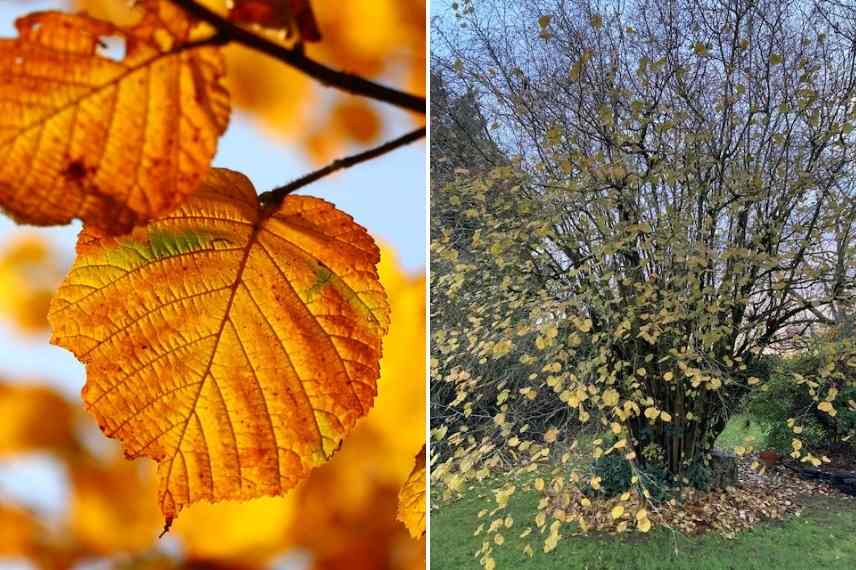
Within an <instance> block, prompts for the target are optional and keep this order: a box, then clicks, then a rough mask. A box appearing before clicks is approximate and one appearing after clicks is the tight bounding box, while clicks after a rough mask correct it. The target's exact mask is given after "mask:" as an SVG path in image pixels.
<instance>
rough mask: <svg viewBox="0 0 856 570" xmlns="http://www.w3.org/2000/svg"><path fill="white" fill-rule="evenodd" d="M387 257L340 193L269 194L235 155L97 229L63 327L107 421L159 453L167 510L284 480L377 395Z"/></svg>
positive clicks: (330, 448) (83, 250)
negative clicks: (227, 166) (337, 203)
mask: <svg viewBox="0 0 856 570" xmlns="http://www.w3.org/2000/svg"><path fill="white" fill-rule="evenodd" d="M378 258H379V252H378V249H377V246H376V245H375V244H374V242H373V240H372V238H371V237H370V236H369V235H368V233H367V232H366V231H365V230H364V229H363V228H362V227H360V226H358V225H356V224H355V223H354V222H353V220H352V219H351V218H350V217H349V216H347V215H346V214H344V213H342V212H340V211H338V210H336V209H335V208H334V207H333V206H332V205H331V204H329V203H327V202H325V201H323V200H320V199H317V198H312V197H306V196H289V197H288V198H286V199H285V200H284V202H283V203H282V205H281V206H279V207H269V208H263V207H261V206H260V205H259V201H258V199H257V196H256V194H255V192H254V190H253V187H252V185H251V183H250V182H249V180H247V179H246V177H244V176H243V175H241V174H239V173H236V172H232V171H229V170H223V169H212V170H211V171H210V173H209V176H208V177H207V178H206V180H205V181H204V183H203V185H202V187H201V189H200V190H199V191H198V192H196V193H195V194H194V195H193V196H192V197H191V198H190V199H188V200H187V201H186V202H185V203H184V204H183V205H182V206H181V207H179V208H178V209H177V210H175V211H174V212H172V213H170V214H169V215H167V216H165V217H162V218H159V219H158V220H156V221H155V222H153V223H152V224H150V225H149V226H147V227H144V228H136V229H135V230H134V231H133V232H132V233H131V234H129V235H128V236H123V237H99V236H98V234H97V232H94V231H91V230H88V229H85V230H84V231H83V232H82V233H81V235H80V237H79V239H78V258H77V260H76V261H75V264H74V265H73V266H72V268H71V271H70V272H69V275H68V277H67V278H66V280H65V282H64V283H63V285H62V286H61V287H60V289H59V291H58V292H57V294H56V296H55V297H54V300H53V302H52V304H51V311H50V313H49V315H48V319H49V321H50V322H51V324H52V326H53V338H52V342H54V343H56V344H59V345H61V346H64V347H66V348H68V349H69V350H71V351H73V352H74V353H75V354H76V355H77V357H78V358H79V359H80V360H81V361H83V362H84V363H85V364H86V365H87V383H86V386H85V387H84V389H83V397H84V400H85V403H86V405H87V408H88V409H89V410H90V411H91V412H92V413H93V414H94V415H95V417H96V419H97V420H98V423H99V426H101V429H102V430H103V431H104V432H105V433H106V434H107V435H108V436H110V437H115V438H118V439H120V440H121V441H122V443H123V447H124V450H125V453H126V455H127V456H128V457H138V456H143V455H144V456H147V457H151V458H153V459H155V460H156V461H157V462H158V474H159V479H160V486H159V496H160V505H161V511H162V512H163V514H164V516H165V518H166V523H167V526H169V524H170V522H171V521H172V519H173V518H174V517H175V516H176V515H177V514H178V512H179V511H180V510H181V508H182V507H183V506H184V505H187V504H189V503H193V502H196V501H200V500H207V501H212V502H213V501H219V500H224V499H250V498H253V497H259V496H265V495H279V494H282V493H284V492H285V491H287V490H288V489H290V488H292V487H293V486H294V485H296V484H297V483H298V482H299V481H301V480H302V479H304V478H305V477H306V476H307V475H308V474H309V471H310V470H311V469H312V468H313V467H315V466H318V465H320V464H322V463H324V462H326V461H327V460H328V459H329V458H330V457H331V456H332V454H333V453H334V452H335V451H336V450H337V449H338V447H339V445H340V443H341V441H342V439H343V438H344V436H345V435H347V434H348V433H349V432H350V431H351V430H352V428H353V427H354V423H355V422H356V420H357V418H359V417H361V416H363V415H364V414H365V413H366V412H367V411H368V410H369V408H370V407H371V406H372V403H373V400H374V397H375V394H376V391H377V390H376V379H377V377H378V375H379V366H378V360H379V358H380V353H381V338H382V336H383V334H384V333H385V332H386V330H387V328H388V326H389V306H388V303H387V300H386V296H385V294H384V291H383V288H382V287H381V285H380V283H379V282H378V279H377V272H376V269H375V265H376V263H377V262H378Z"/></svg>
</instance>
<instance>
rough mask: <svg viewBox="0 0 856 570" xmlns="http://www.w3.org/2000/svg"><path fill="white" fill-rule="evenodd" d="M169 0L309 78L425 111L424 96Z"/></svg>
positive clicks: (190, 0)
mask: <svg viewBox="0 0 856 570" xmlns="http://www.w3.org/2000/svg"><path fill="white" fill-rule="evenodd" d="M172 2H173V3H174V4H176V5H177V6H179V7H180V8H182V9H183V10H184V11H186V12H187V13H188V14H190V15H191V16H193V17H195V18H197V19H199V20H202V21H204V22H206V23H208V24H209V25H211V26H213V27H214V29H215V30H217V35H218V36H219V35H224V36H226V37H228V38H229V40H230V41H233V42H236V43H239V44H242V45H244V46H246V47H248V48H250V49H254V50H256V51H258V52H261V53H263V54H265V55H268V56H270V57H273V58H275V59H277V60H279V61H281V62H283V63H285V64H286V65H290V66H291V67H294V68H295V69H298V70H300V71H302V72H303V73H305V74H306V75H308V76H309V77H312V78H314V79H317V80H318V81H320V82H321V83H322V84H323V85H326V86H328V87H333V88H336V89H339V90H342V91H345V92H347V93H351V94H353V95H360V96H363V97H368V98H370V99H375V100H377V101H383V102H385V103H389V104H391V105H395V106H397V107H401V108H402V109H407V110H409V111H415V112H417V113H422V114H423V115H424V114H425V98H424V97H419V96H417V95H413V94H411V93H406V92H404V91H399V90H397V89H393V88H392V87H386V86H384V85H381V84H379V83H374V82H373V81H369V80H368V79H365V78H363V77H360V76H359V75H354V74H351V73H347V72H344V71H336V70H334V69H331V68H329V67H327V66H326V65H324V64H321V63H318V62H317V61H315V60H313V59H310V58H308V57H307V56H306V55H304V54H303V53H302V50H300V49H291V48H287V47H285V46H283V45H280V44H278V43H275V42H272V41H270V40H268V39H266V38H263V37H261V36H259V35H257V34H254V33H253V32H250V31H249V30H247V29H245V28H242V27H241V26H239V25H237V24H234V23H232V22H230V21H229V20H227V19H226V18H224V17H222V16H221V15H219V14H218V13H216V12H214V11H213V10H211V9H209V8H207V7H206V6H203V5H201V4H199V3H198V2H196V0H172Z"/></svg>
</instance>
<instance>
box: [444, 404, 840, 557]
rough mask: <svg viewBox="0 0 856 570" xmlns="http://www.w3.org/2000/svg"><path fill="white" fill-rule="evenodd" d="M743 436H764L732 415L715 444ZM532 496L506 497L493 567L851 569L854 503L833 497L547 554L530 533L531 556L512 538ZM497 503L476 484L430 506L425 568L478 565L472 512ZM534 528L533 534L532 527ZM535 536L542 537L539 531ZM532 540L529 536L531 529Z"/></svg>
mask: <svg viewBox="0 0 856 570" xmlns="http://www.w3.org/2000/svg"><path fill="white" fill-rule="evenodd" d="M747 435H752V436H754V437H756V438H757V439H756V441H759V442H760V441H762V440H763V432H762V430H761V428H760V427H759V426H758V425H757V424H756V423H755V422H753V421H750V422H748V423H747V421H746V419H745V418H743V417H735V418H733V419H732V421H731V422H730V423H729V427H728V429H726V431H725V432H724V433H723V435H722V436H721V438H720V440H719V441H718V443H719V445H720V446H721V447H723V448H726V449H728V448H729V447H733V446H734V445H739V444H741V443H742V442H743V438H745V437H746V436H747ZM535 501H536V498H535V496H534V495H532V494H529V495H526V494H524V493H521V492H518V493H517V494H516V495H514V496H513V497H512V498H511V500H510V501H509V514H510V515H511V516H512V517H513V518H514V520H515V521H517V522H516V523H515V529H516V532H507V533H505V537H506V540H507V542H506V544H505V545H503V546H501V547H498V546H494V549H493V556H494V558H495V559H496V562H497V568H499V569H500V570H501V569H502V568H516V567H520V568H533V569H534V568H537V569H539V570H541V569H546V570H549V569H554V568H555V569H560V568H561V569H563V570H566V569H567V570H569V569H577V568H579V569H592V570H594V569H620V570H633V569H639V570H642V569H645V570H649V569H650V570H655V569H656V570H667V569H687V570H690V569H692V570H714V569H715V570H752V569H758V570H767V569H769V568H776V569H794V570H805V569H807V568H818V569H820V568H822V569H824V570H834V569H839V568H840V569H842V570H844V569H847V570H852V569H853V568H856V502H854V501H851V500H846V501H845V500H841V499H838V498H825V497H812V498H809V499H806V505H805V508H804V509H803V511H802V513H801V515H800V516H799V517H792V518H790V519H787V520H784V521H774V522H769V523H765V524H763V525H760V526H758V527H756V528H754V529H753V530H750V531H747V532H744V533H741V534H739V535H738V536H737V538H735V539H726V538H723V537H721V536H718V535H714V534H712V533H710V534H707V535H705V536H701V537H686V536H684V535H681V534H679V533H675V532H672V531H670V530H668V529H656V530H654V531H652V532H651V533H650V534H649V535H639V534H636V533H633V534H629V535H627V536H625V537H620V538H619V537H614V536H607V535H599V536H587V537H566V538H565V539H563V540H562V541H561V542H560V543H559V546H558V547H557V548H556V549H555V550H554V551H552V552H551V553H549V554H544V553H543V550H542V548H543V538H541V539H540V540H539V539H534V540H533V541H532V547H533V548H534V549H535V556H534V557H533V558H531V559H530V558H528V557H527V556H526V555H525V554H523V553H522V551H521V549H522V546H523V545H524V544H525V543H524V541H523V540H521V539H517V538H516V537H517V536H518V535H519V534H520V533H521V532H522V530H523V528H525V524H524V522H523V521H528V520H531V517H532V516H533V514H534V512H535V511H534V503H535ZM492 505H495V503H494V502H493V496H492V495H488V496H487V497H486V498H485V497H480V496H479V492H478V491H477V490H473V491H471V492H470V493H469V494H468V495H466V496H465V497H464V498H463V499H460V500H458V501H456V502H454V503H452V504H449V505H445V506H443V507H442V508H441V509H439V510H434V511H432V512H431V537H430V539H431V540H430V543H431V568H432V569H434V568H436V569H439V570H447V569H448V570H452V569H457V568H462V569H467V568H479V562H478V560H477V559H475V558H474V557H473V554H474V553H475V551H476V550H477V549H479V548H480V547H481V544H482V541H483V540H484V537H483V536H473V531H474V530H475V528H476V526H477V525H478V522H477V518H476V513H478V512H479V511H480V510H482V509H484V508H490V507H491V506H492ZM533 534H535V533H533ZM539 538H540V537H539ZM530 539H532V536H530Z"/></svg>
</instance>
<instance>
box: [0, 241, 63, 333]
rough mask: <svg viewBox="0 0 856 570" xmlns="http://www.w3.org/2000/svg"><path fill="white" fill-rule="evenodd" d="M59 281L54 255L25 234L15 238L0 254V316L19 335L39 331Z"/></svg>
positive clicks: (44, 321)
mask: <svg viewBox="0 0 856 570" xmlns="http://www.w3.org/2000/svg"><path fill="white" fill-rule="evenodd" d="M60 281H62V273H61V270H60V263H59V261H58V259H57V255H56V252H55V251H54V250H53V249H52V248H50V247H49V246H48V244H47V243H46V242H45V241H44V240H43V239H42V238H40V237H38V236H36V235H28V234H25V235H22V236H19V237H17V238H15V239H14V240H12V241H10V243H9V244H8V245H7V246H6V247H5V248H4V250H3V251H2V252H0V315H2V316H4V317H7V318H9V320H11V321H12V322H13V323H14V324H15V325H16V326H17V327H18V328H19V329H20V330H21V331H22V332H25V333H40V332H42V331H43V330H44V329H46V328H47V326H48V322H47V314H48V305H49V303H50V299H51V296H52V295H53V291H54V289H56V287H57V286H58V285H59V283H60Z"/></svg>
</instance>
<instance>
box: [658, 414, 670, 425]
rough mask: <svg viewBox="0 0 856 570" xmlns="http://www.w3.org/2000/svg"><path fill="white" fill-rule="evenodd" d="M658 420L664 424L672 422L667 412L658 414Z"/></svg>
mask: <svg viewBox="0 0 856 570" xmlns="http://www.w3.org/2000/svg"><path fill="white" fill-rule="evenodd" d="M660 419H661V420H663V421H664V422H666V423H669V422H670V421H672V416H671V414H669V413H668V412H660Z"/></svg>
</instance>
